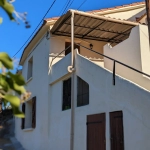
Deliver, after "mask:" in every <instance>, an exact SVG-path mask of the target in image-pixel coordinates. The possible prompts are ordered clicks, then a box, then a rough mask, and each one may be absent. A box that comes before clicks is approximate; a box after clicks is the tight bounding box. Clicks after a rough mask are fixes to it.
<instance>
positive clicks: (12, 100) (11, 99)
mask: <svg viewBox="0 0 150 150" xmlns="http://www.w3.org/2000/svg"><path fill="white" fill-rule="evenodd" d="M3 99H4V100H5V101H8V102H10V104H11V105H12V107H19V106H20V99H19V98H18V97H17V96H13V95H9V94H7V95H5V96H4V97H3Z"/></svg>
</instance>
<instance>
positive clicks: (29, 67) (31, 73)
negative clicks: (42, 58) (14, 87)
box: [27, 56, 33, 81]
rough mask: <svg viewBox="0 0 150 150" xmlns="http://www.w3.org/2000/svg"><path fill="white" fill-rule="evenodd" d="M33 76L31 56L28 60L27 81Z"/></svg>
mask: <svg viewBox="0 0 150 150" xmlns="http://www.w3.org/2000/svg"><path fill="white" fill-rule="evenodd" d="M32 77H33V56H32V57H30V59H29V60H28V68H27V81H29V80H30V79H32Z"/></svg>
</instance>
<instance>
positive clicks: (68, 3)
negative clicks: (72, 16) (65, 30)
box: [62, 0, 71, 15]
mask: <svg viewBox="0 0 150 150" xmlns="http://www.w3.org/2000/svg"><path fill="white" fill-rule="evenodd" d="M70 1H71V0H69V1H68V3H67V5H66V7H65V9H64V11H63V13H62V15H63V14H64V13H65V12H66V10H67V8H68V5H69V4H70Z"/></svg>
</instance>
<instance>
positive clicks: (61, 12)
mask: <svg viewBox="0 0 150 150" xmlns="http://www.w3.org/2000/svg"><path fill="white" fill-rule="evenodd" d="M67 2H68V0H67V1H66V3H65V5H64V6H63V8H62V10H61V11H60V13H59V16H61V15H62V14H63V11H64V9H65V6H66V5H67Z"/></svg>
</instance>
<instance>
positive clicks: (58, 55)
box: [50, 45, 71, 67]
mask: <svg viewBox="0 0 150 150" xmlns="http://www.w3.org/2000/svg"><path fill="white" fill-rule="evenodd" d="M70 47H71V45H70V46H68V47H67V48H66V49H64V50H62V51H61V52H60V53H58V55H56V56H55V57H54V58H53V59H52V61H51V64H50V67H51V65H52V63H53V60H54V59H55V58H57V57H58V56H59V55H60V54H62V53H63V52H65V51H66V50H68V49H69V48H70Z"/></svg>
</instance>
